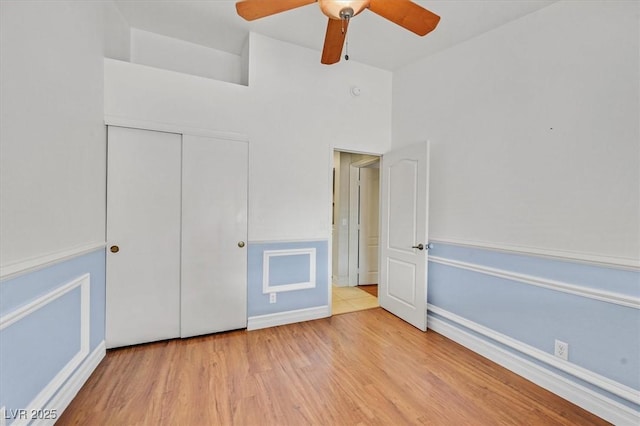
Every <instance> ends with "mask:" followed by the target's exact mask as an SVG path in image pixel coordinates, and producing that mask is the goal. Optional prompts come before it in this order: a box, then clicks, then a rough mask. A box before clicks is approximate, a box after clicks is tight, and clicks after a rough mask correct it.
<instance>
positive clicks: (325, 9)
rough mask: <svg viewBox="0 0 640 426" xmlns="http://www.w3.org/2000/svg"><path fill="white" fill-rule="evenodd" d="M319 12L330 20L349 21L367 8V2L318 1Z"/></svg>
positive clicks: (357, 0) (364, 0)
mask: <svg viewBox="0 0 640 426" xmlns="http://www.w3.org/2000/svg"><path fill="white" fill-rule="evenodd" d="M318 3H319V4H320V10H322V13H324V14H325V15H327V16H328V17H329V18H331V19H351V18H353V17H354V16H356V15H357V14H358V13H360V12H362V11H363V10H364V9H365V8H367V7H368V6H369V0H318Z"/></svg>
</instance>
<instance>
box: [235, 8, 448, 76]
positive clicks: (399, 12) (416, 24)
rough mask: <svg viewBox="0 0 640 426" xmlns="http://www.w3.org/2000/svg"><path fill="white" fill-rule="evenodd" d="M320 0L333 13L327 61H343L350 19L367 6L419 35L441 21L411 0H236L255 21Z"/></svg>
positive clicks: (242, 11) (244, 14) (325, 54)
mask: <svg viewBox="0 0 640 426" xmlns="http://www.w3.org/2000/svg"><path fill="white" fill-rule="evenodd" d="M316 2H318V3H319V5H320V10H322V13H324V14H325V15H327V16H328V17H329V23H328V25H327V32H326V35H325V38H324V48H323V50H322V59H321V61H320V62H322V63H323V64H335V63H336V62H338V61H340V55H341V53H342V46H343V45H344V40H345V37H346V36H347V27H348V26H349V21H350V20H351V18H353V17H354V16H356V15H357V14H359V13H360V12H362V11H363V10H364V9H369V10H370V11H372V12H373V13H375V14H377V15H380V16H382V17H383V18H386V19H388V20H389V21H391V22H393V23H395V24H397V25H400V26H401V27H403V28H405V29H407V30H409V31H412V32H414V33H416V34H418V35H419V36H424V35H426V34H428V33H429V32H431V31H433V30H434V29H435V28H436V26H437V25H438V22H439V21H440V17H439V16H438V15H436V14H435V13H433V12H430V11H428V10H427V9H425V8H423V7H422V6H419V5H417V4H416V3H414V2H412V1H410V0H242V1H239V2H237V3H236V10H237V11H238V15H240V16H241V17H243V18H244V19H246V20H247V21H253V20H254V19H259V18H264V17H265V16H269V15H275V14H276V13H280V12H286V11H287V10H291V9H295V8H298V7H301V6H306V5H308V4H311V3H316Z"/></svg>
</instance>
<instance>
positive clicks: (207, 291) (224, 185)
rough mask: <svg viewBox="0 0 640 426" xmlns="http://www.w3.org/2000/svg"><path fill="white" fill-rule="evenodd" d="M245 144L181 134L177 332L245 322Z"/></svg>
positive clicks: (188, 333)
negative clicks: (180, 227) (180, 243)
mask: <svg viewBox="0 0 640 426" xmlns="http://www.w3.org/2000/svg"><path fill="white" fill-rule="evenodd" d="M247 155H248V144H247V143H246V142H239V141H228V140H221V139H213V138H206V137H198V136H190V135H184V136H183V158H182V188H183V190H182V290H181V324H180V335H181V336H182V337H188V336H195V335H199V334H206V333H212V332H217V331H224V330H233V329H238V328H245V327H246V326H247V248H246V239H247V172H248V170H247V167H248V159H247Z"/></svg>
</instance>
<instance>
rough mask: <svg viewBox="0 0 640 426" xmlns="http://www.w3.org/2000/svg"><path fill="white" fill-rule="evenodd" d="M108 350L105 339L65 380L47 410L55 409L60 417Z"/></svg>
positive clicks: (51, 423) (48, 404)
mask: <svg viewBox="0 0 640 426" xmlns="http://www.w3.org/2000/svg"><path fill="white" fill-rule="evenodd" d="M106 353H107V351H106V346H105V342H104V340H103V341H102V342H101V343H100V344H99V345H98V346H97V347H96V348H95V349H94V350H93V351H92V352H91V353H90V354H89V356H87V358H86V359H85V360H84V362H83V363H82V365H80V367H78V369H77V370H76V371H75V372H74V373H73V375H72V376H71V377H70V378H69V380H67V381H66V382H65V384H64V385H63V386H62V387H61V388H60V390H59V391H58V392H57V393H56V394H55V395H54V396H53V398H51V400H50V401H49V402H48V403H47V404H46V407H43V409H45V410H50V411H51V410H55V412H56V413H57V417H60V416H61V415H62V413H63V412H64V410H65V409H66V408H67V407H68V406H69V404H71V401H72V400H73V398H75V396H76V395H77V394H78V392H79V391H80V389H81V388H82V386H83V385H84V384H85V383H86V381H87V380H88V379H89V376H91V373H93V372H94V370H95V369H96V367H98V364H100V361H102V359H103V358H104V357H105V355H106ZM54 423H55V420H43V421H42V423H39V425H53V424H54Z"/></svg>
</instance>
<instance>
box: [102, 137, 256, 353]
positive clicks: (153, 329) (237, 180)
mask: <svg viewBox="0 0 640 426" xmlns="http://www.w3.org/2000/svg"><path fill="white" fill-rule="evenodd" d="M247 155H248V144H247V142H246V141H238V140H228V139H224V138H217V137H204V136H193V135H186V134H182V135H181V134H177V133H165V132H158V131H152V130H141V129H133V128H124V127H115V126H109V127H108V143H107V244H108V245H107V262H106V264H107V270H106V276H107V283H106V343H107V347H108V348H112V347H118V346H127V345H133V344H138V343H145V342H151V341H156V340H163V339H171V338H176V337H189V336H195V335H200V334H207V333H213V332H218V331H225V330H232V329H238V328H244V327H246V324H247V311H246V305H247V302H246V299H247V285H246V267H247V263H246V262H247V254H246V246H245V242H246V238H247Z"/></svg>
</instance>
